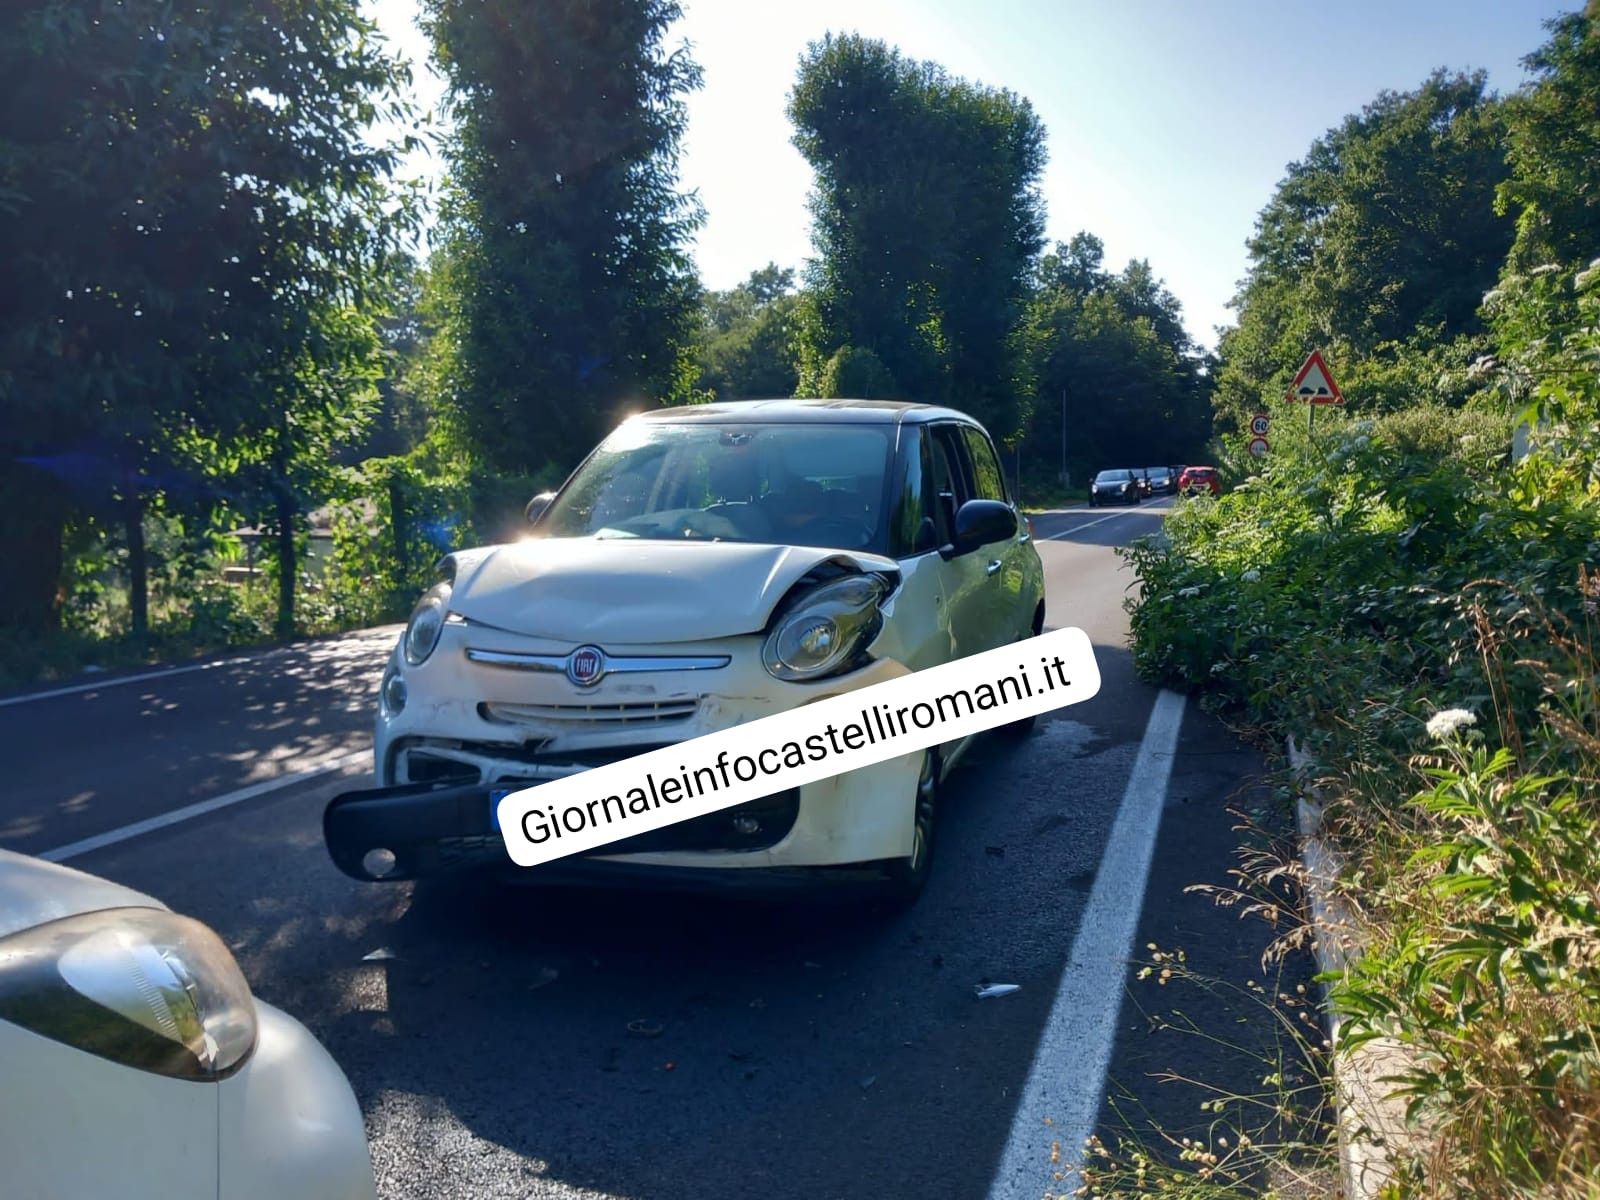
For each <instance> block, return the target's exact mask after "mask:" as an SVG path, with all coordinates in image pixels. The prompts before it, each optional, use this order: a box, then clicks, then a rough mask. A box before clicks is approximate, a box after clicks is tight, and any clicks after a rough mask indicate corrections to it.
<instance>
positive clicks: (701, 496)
mask: <svg viewBox="0 0 1600 1200" xmlns="http://www.w3.org/2000/svg"><path fill="white" fill-rule="evenodd" d="M891 434H892V429H891V428H889V427H884V426H871V425H827V424H813V423H805V424H772V425H757V424H749V423H730V424H711V423H708V422H701V421H694V422H667V421H660V422H658V421H638V422H630V423H629V424H627V425H624V426H623V427H622V428H620V429H619V430H617V431H616V432H615V433H614V434H612V435H611V437H609V438H607V439H606V441H605V442H604V443H603V444H602V445H601V446H600V448H599V449H598V450H596V451H595V452H594V454H593V455H591V456H590V457H589V459H588V460H587V461H586V462H585V463H584V464H583V466H582V467H580V468H579V469H578V472H577V473H576V474H575V475H574V476H573V477H572V479H571V480H570V481H569V482H568V483H567V485H566V486H565V487H564V488H562V490H561V493H560V494H559V495H558V496H557V497H556V498H555V500H554V501H552V502H551V505H550V507H549V509H548V510H546V512H545V513H544V515H543V516H542V517H541V518H540V520H539V522H538V524H537V526H536V527H535V533H536V534H538V535H542V536H545V537H597V538H649V539H657V540H664V539H672V540H674V541H680V540H683V539H686V538H687V539H695V540H702V541H723V542H769V543H775V544H778V545H789V546H830V547H838V548H840V549H846V550H872V551H877V552H882V550H883V542H884V530H885V528H886V527H887V524H888V523H887V522H886V521H885V520H884V518H883V510H884V508H885V496H884V481H885V480H886V479H887V477H888V467H889V459H890V455H891V452H892V445H891V442H890V437H891Z"/></svg>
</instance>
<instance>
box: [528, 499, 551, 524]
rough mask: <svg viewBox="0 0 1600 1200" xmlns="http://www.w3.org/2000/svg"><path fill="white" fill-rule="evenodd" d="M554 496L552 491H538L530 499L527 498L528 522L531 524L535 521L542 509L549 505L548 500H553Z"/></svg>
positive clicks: (542, 511)
mask: <svg viewBox="0 0 1600 1200" xmlns="http://www.w3.org/2000/svg"><path fill="white" fill-rule="evenodd" d="M555 498H556V494H555V493H554V492H540V493H539V494H538V495H537V496H535V497H534V498H533V499H532V500H529V501H528V507H527V509H526V512H527V514H528V524H529V525H532V524H533V523H534V522H535V521H537V520H538V519H539V517H540V516H541V515H542V514H543V513H544V510H545V509H547V508H549V507H550V501H552V500H554V499H555Z"/></svg>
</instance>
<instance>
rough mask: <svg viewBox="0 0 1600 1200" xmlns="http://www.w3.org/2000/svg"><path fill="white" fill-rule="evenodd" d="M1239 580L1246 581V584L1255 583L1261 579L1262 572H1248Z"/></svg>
mask: <svg viewBox="0 0 1600 1200" xmlns="http://www.w3.org/2000/svg"><path fill="white" fill-rule="evenodd" d="M1239 578H1240V579H1242V580H1244V581H1245V582H1246V583H1255V582H1256V581H1257V580H1258V579H1260V578H1261V572H1260V571H1254V570H1251V571H1246V572H1245V573H1244V574H1243V575H1241V576H1239Z"/></svg>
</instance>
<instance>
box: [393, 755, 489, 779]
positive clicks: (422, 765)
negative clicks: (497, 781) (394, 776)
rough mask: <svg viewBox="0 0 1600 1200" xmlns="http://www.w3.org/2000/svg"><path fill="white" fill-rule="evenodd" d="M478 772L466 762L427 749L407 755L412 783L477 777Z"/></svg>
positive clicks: (407, 768)
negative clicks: (444, 756) (435, 753)
mask: <svg viewBox="0 0 1600 1200" xmlns="http://www.w3.org/2000/svg"><path fill="white" fill-rule="evenodd" d="M477 777H478V773H477V772H476V771H475V770H473V769H472V768H471V767H469V766H468V765H467V764H466V763H462V762H456V761H455V760H453V759H449V758H440V757H439V756H437V755H434V754H429V753H428V752H427V751H426V750H413V751H411V752H410V753H409V754H407V755H406V778H407V779H409V780H410V781H411V782H412V783H435V782H437V781H439V780H444V779H467V780H471V779H476V778H477Z"/></svg>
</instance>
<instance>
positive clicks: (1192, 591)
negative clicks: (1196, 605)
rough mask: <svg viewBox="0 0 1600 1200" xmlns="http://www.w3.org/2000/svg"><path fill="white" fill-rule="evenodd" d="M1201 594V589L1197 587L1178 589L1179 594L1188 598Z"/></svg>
mask: <svg viewBox="0 0 1600 1200" xmlns="http://www.w3.org/2000/svg"><path fill="white" fill-rule="evenodd" d="M1199 594H1200V589H1199V588H1197V587H1186V588H1179V589H1178V595H1180V596H1182V597H1184V598H1185V599H1187V598H1188V597H1190V596H1198V595H1199Z"/></svg>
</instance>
